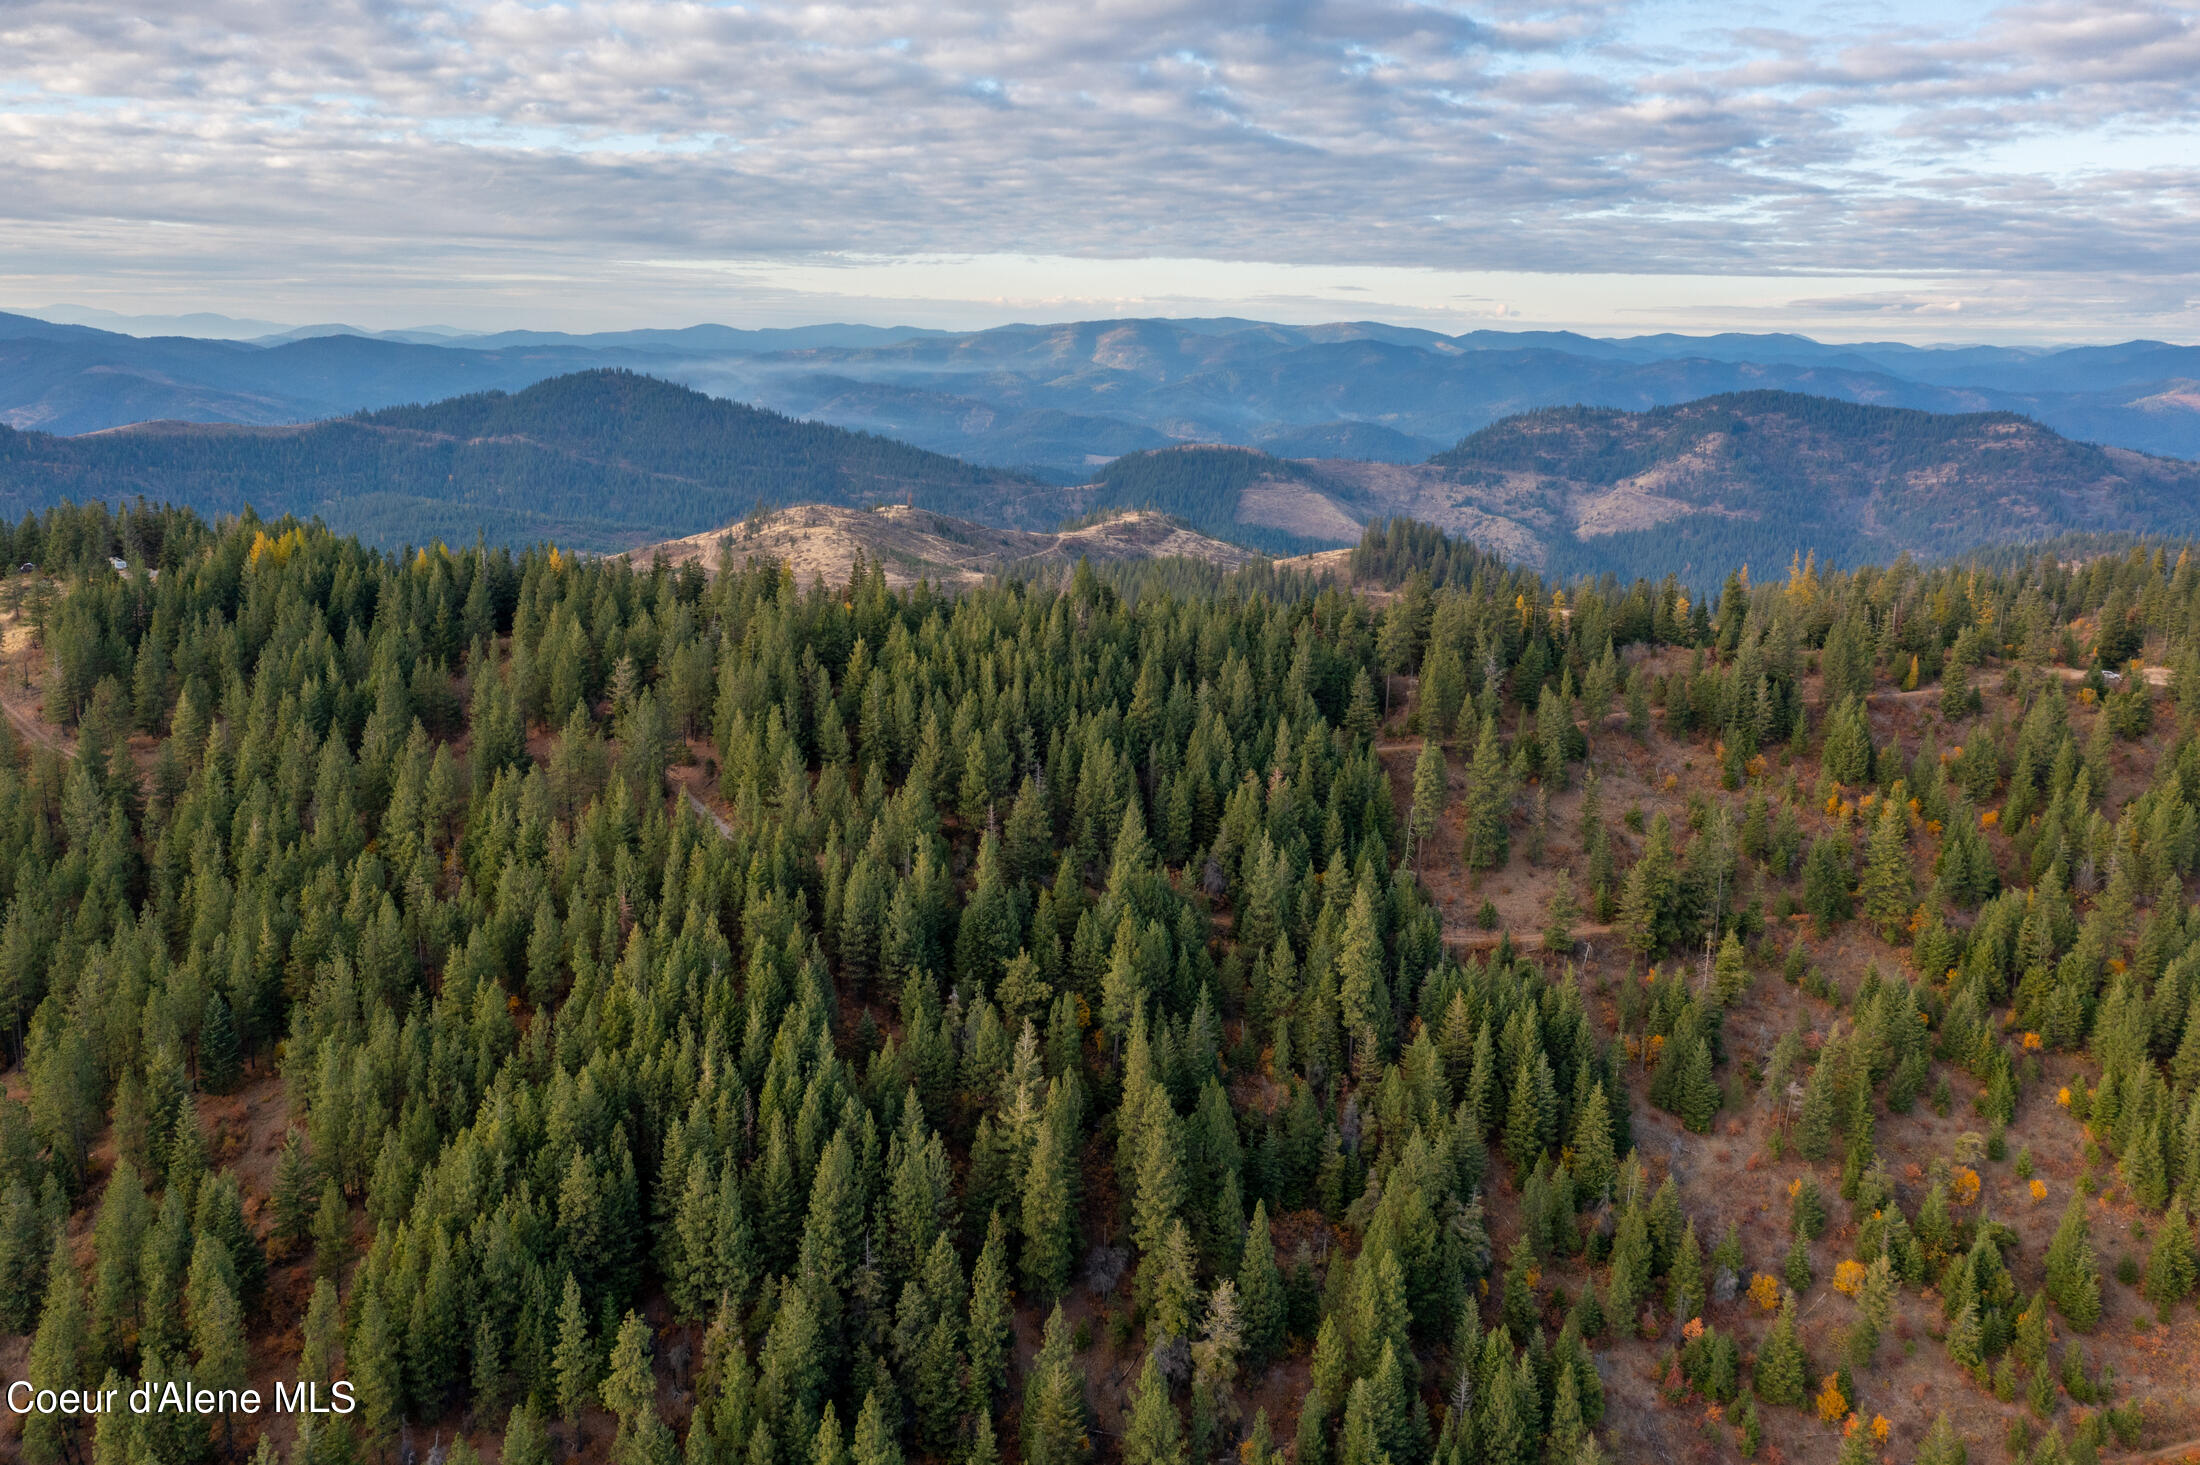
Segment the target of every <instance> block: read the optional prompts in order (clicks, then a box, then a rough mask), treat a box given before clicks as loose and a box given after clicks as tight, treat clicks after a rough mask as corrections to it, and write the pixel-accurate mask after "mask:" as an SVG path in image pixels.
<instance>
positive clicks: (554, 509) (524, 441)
mask: <svg viewBox="0 0 2200 1465" xmlns="http://www.w3.org/2000/svg"><path fill="white" fill-rule="evenodd" d="M1035 488H1036V486H1035V485H1033V484H1031V483H1030V482H1029V481H1028V480H1026V479H1022V478H1020V477H1018V476H1017V475H1014V474H1010V473H1004V472H1001V471H999V470H995V469H988V468H975V467H972V466H970V465H969V464H966V463H961V462H957V461H956V460H954V459H952V458H943V457H941V456H939V455H937V454H934V453H927V452H924V451H922V450H921V449H917V448H912V447H909V446H907V445H906V444H903V443H897V442H893V441H891V440H889V439H886V438H879V437H872V436H870V435H868V434H863V433H851V432H845V431H842V430H841V429H839V428H834V427H825V426H821V425H819V424H816V423H807V422H797V421H794V420H793V419H791V418H786V417H782V416H779V415H778V414H777V413H773V412H765V411H761V410H759V409H757V408H753V407H745V406H742V405H741V404H739V403H736V402H726V401H720V400H718V399H716V398H712V397H705V396H703V395H702V394H700V393H698V392H693V391H689V390H688V389H687V388H685V387H677V386H673V385H671V384H670V383H667V382H662V381H657V380H654V379H652V378H649V377H643V376H636V375H633V374H631V373H628V372H623V371H590V372H581V373H576V374H574V375H570V376H562V377H556V378H553V379H551V380H549V381H545V382H541V383H539V384H537V385H535V386H532V387H529V388H527V389H526V390H524V391H521V392H518V393H514V394H510V395H507V394H505V393H503V392H484V393H479V394H477V395H474V396H467V397H456V398H452V399H450V400H448V401H444V402H437V403H434V404H431V405H428V406H421V407H395V408H389V409H386V410H384V411H381V412H373V413H365V414H361V415H359V416H356V417H348V418H342V419H337V420H332V421H327V422H319V423H314V424H311V425H309V426H304V427H260V428H252V427H232V426H217V425H205V424H187V423H177V422H158V423H147V424H143V425H141V426H137V427H130V428H118V429H115V430H113V431H110V432H103V433H94V434H90V435H87V436H83V437H74V438H59V437H51V436H47V435H44V434H40V433H16V432H8V431H6V430H4V429H0V504H4V505H6V506H7V508H8V511H9V512H10V514H11V515H12V514H20V513H21V512H23V511H24V510H26V509H35V508H41V507H44V506H46V505H48V504H51V503H55V502H58V501H60V500H63V499H67V498H72V497H73V498H76V499H85V498H100V499H107V500H109V501H114V500H120V499H124V498H129V497H134V496H140V495H142V496H145V497H149V498H157V499H162V500H168V501H180V502H183V503H188V504H190V505H192V506H193V507H194V508H197V509H198V510H200V511H201V512H205V513H235V512H238V511H240V510H242V509H244V508H245V507H247V506H248V505H249V506H250V507H252V508H254V509H256V510H258V511H259V512H261V513H263V514H267V515H279V514H285V513H292V514H298V515H300V516H318V517H320V518H321V519H322V520H324V521H325V522H327V523H328V524H329V525H331V526H332V527H334V528H336V529H338V530H340V531H342V532H346V533H354V534H358V535H360V536H362V537H363V538H366V539H368V540H369V541H371V542H374V543H378V544H382V545H387V546H395V545H398V544H405V543H427V542H429V541H431V540H433V539H437V538H441V539H445V540H448V541H451V542H454V543H455V542H465V541H470V540H472V539H473V538H474V537H475V536H476V535H477V534H480V535H484V536H486V537H487V538H488V539H489V540H490V541H492V542H494V543H500V544H523V543H531V542H539V541H544V540H555V541H557V542H559V543H561V544H564V545H566V546H568V547H570V548H579V549H594V550H620V549H626V548H630V547H632V546H634V545H636V544H641V543H647V542H650V541H653V540H658V539H662V538H664V537H666V535H667V534H685V533H694V532H698V531H701V530H703V529H706V528H708V527H710V526H712V525H715V524H723V523H725V522H727V521H728V520H730V519H733V518H735V517H737V516H739V515H740V514H743V513H746V512H748V511H749V510H750V509H751V508H752V507H754V506H755V505H756V504H758V503H760V502H761V503H767V504H782V503H789V502H800V501H820V502H826V503H838V504H848V505H864V504H871V503H877V502H880V501H882V500H887V499H903V498H913V499H914V500H915V501H916V502H917V503H919V504H925V505H927V506H930V507H935V508H954V507H957V506H959V505H962V504H963V503H965V502H966V501H968V500H970V499H971V498H972V497H973V496H981V497H989V498H1001V499H1014V498H1015V497H1017V496H1019V495H1021V494H1024V493H1028V492H1032V491H1034V490H1035Z"/></svg>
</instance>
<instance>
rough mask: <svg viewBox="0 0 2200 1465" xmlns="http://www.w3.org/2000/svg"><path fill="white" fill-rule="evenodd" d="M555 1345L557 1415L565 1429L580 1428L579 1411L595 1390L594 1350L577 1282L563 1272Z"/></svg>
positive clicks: (553, 1356) (553, 1368) (553, 1357)
mask: <svg viewBox="0 0 2200 1465" xmlns="http://www.w3.org/2000/svg"><path fill="white" fill-rule="evenodd" d="M557 1327H558V1333H557V1344H556V1351H555V1352H554V1353H553V1355H552V1361H551V1368H552V1370H553V1372H554V1373H555V1375H556V1379H557V1401H558V1418H559V1419H561V1420H563V1421H564V1422H565V1427H566V1428H567V1429H568V1430H575V1429H578V1428H579V1427H580V1421H581V1411H582V1410H583V1409H585V1408H587V1407H588V1401H589V1400H590V1399H592V1398H594V1397H595V1393H596V1349H595V1345H594V1344H593V1343H591V1342H590V1341H589V1338H588V1313H587V1311H586V1310H585V1309H584V1308H583V1306H582V1304H581V1289H580V1284H579V1283H578V1282H576V1281H575V1280H574V1279H573V1276H572V1274H571V1273H567V1274H566V1278H565V1292H564V1295H563V1297H562V1298H561V1300H560V1301H559V1303H558V1318H557Z"/></svg>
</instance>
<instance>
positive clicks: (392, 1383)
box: [344, 1292, 405, 1447]
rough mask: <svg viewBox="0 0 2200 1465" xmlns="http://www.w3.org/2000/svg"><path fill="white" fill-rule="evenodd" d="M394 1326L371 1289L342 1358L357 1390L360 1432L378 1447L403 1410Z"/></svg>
mask: <svg viewBox="0 0 2200 1465" xmlns="http://www.w3.org/2000/svg"><path fill="white" fill-rule="evenodd" d="M399 1347H400V1340H399V1337H398V1334H397V1330H396V1329H395V1328H394V1327H392V1326H391V1324H390V1318H389V1313H388V1310H387V1309H386V1308H385V1307H384V1306H383V1303H382V1298H381V1295H380V1294H379V1293H378V1292H376V1293H370V1294H369V1295H368V1297H367V1301H366V1305H365V1306H364V1307H363V1308H361V1309H360V1313H359V1323H358V1326H357V1327H355V1328H353V1329H352V1334H351V1342H350V1344H349V1346H347V1347H346V1348H345V1349H344V1362H345V1366H346V1368H347V1369H348V1370H349V1372H350V1374H351V1380H352V1387H353V1388H354V1389H355V1390H356V1391H357V1398H358V1413H357V1414H356V1415H355V1416H354V1418H355V1419H356V1420H357V1422H358V1425H359V1430H360V1433H362V1434H363V1435H365V1437H366V1439H367V1441H368V1443H369V1444H371V1445H375V1446H377V1447H379V1445H380V1443H381V1442H382V1441H384V1440H386V1439H388V1438H389V1436H390V1434H391V1433H392V1432H393V1431H394V1430H395V1429H396V1428H397V1422H398V1419H399V1418H400V1416H401V1415H402V1414H403V1413H404V1406H405V1388H404V1359H403V1356H402V1355H401V1354H400V1352H399Z"/></svg>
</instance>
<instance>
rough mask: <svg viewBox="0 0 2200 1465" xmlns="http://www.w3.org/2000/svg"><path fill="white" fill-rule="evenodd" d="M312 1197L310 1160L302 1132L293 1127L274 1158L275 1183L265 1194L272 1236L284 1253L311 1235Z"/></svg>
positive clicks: (294, 1248) (299, 1244)
mask: <svg viewBox="0 0 2200 1465" xmlns="http://www.w3.org/2000/svg"><path fill="white" fill-rule="evenodd" d="M314 1199H315V1188H314V1174H313V1161H312V1158H311V1157H310V1156H308V1155H307V1153H306V1143H305V1136H304V1135H303V1134H301V1133H300V1132H299V1131H297V1130H295V1129H293V1130H292V1131H290V1133H289V1134H288V1135H286V1136H285V1137H284V1139H283V1153H282V1158H281V1159H279V1160H277V1161H276V1162H275V1187H274V1190H273V1192H272V1193H271V1194H270V1195H269V1197H268V1204H269V1208H270V1209H271V1210H272V1211H273V1212H274V1216H275V1229H274V1240H275V1243H276V1246H277V1247H278V1248H279V1249H280V1250H281V1252H282V1253H283V1254H284V1255H288V1254H289V1253H291V1252H292V1251H295V1250H296V1249H297V1248H298V1247H300V1246H303V1245H304V1244H305V1242H306V1238H307V1237H308V1236H310V1235H312V1233H313V1205H314Z"/></svg>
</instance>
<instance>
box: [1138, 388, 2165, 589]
mask: <svg viewBox="0 0 2200 1465" xmlns="http://www.w3.org/2000/svg"><path fill="white" fill-rule="evenodd" d="M1217 456H1218V450H1215V449H1174V450H1168V451H1164V452H1160V453H1150V454H1142V455H1140V456H1139V457H1138V458H1137V459H1135V460H1128V461H1129V462H1131V463H1135V465H1136V472H1135V474H1132V473H1130V472H1128V471H1126V469H1125V465H1123V464H1118V465H1115V466H1114V467H1113V468H1111V472H1112V473H1115V474H1117V475H1118V476H1119V477H1122V478H1125V479H1131V478H1135V480H1136V483H1137V486H1138V489H1139V492H1142V493H1143V495H1144V501H1147V502H1151V503H1153V504H1155V505H1156V506H1159V507H1162V508H1165V509H1168V510H1169V511H1171V512H1175V513H1179V514H1182V515H1184V517H1186V518H1187V519H1188V520H1190V521H1191V522H1192V523H1194V524H1195V525H1198V526H1199V527H1201V528H1203V529H1205V530H1206V532H1209V533H1214V532H1216V529H1215V528H1214V526H1213V520H1214V519H1215V518H1216V517H1218V516H1220V515H1222V514H1224V513H1225V512H1227V513H1229V515H1230V517H1233V518H1235V519H1236V520H1237V521H1238V522H1239V524H1240V525H1241V526H1245V527H1248V528H1251V529H1255V530H1265V531H1267V532H1269V533H1272V534H1276V535H1284V536H1294V537H1297V538H1299V539H1302V540H1305V541H1318V542H1322V543H1329V544H1343V543H1348V542H1350V541H1352V540H1353V539H1355V538H1357V536H1358V534H1359V532H1360V528H1361V526H1362V525H1364V524H1365V523H1367V522H1369V521H1370V520H1372V519H1376V518H1381V517H1386V516H1411V517H1413V518H1417V519H1421V520H1424V521H1426V522H1428V523H1431V524H1435V525H1438V526H1440V527H1442V528H1444V529H1446V530H1449V531H1450V532H1452V533H1454V534H1459V535H1462V536H1465V537H1468V538H1471V539H1473V540H1475V541H1476V542H1477V543H1479V544H1481V545H1482V546H1484V547H1485V548H1488V549H1491V550H1495V551H1497V552H1499V553H1502V554H1505V555H1508V556H1511V557H1513V558H1516V559H1520V560H1523V561H1526V562H1529V563H1533V564H1536V565H1540V566H1543V567H1544V568H1546V569H1549V570H1553V571H1558V572H1561V573H1570V572H1574V571H1588V572H1599V571H1604V570H1612V571H1615V572H1618V573H1620V574H1622V575H1627V574H1638V573H1639V574H1651V575H1660V574H1664V573H1667V572H1677V573H1682V574H1683V575H1684V576H1685V575H1688V574H1691V573H1696V574H1701V573H1705V572H1706V570H1707V567H1709V566H1712V565H1714V564H1731V563H1738V562H1741V561H1745V560H1746V561H1751V562H1754V563H1757V564H1759V565H1764V564H1768V563H1772V562H1775V561H1777V562H1778V563H1780V564H1785V563H1786V561H1787V559H1788V557H1789V555H1790V554H1791V553H1792V552H1793V551H1795V550H1798V549H1815V550H1817V552H1818V553H1819V554H1820V556H1821V557H1825V558H1829V559H1832V560H1835V561H1839V562H1842V563H1855V562H1857V561H1859V560H1862V559H1867V558H1882V559H1891V558H1893V557H1894V556H1896V555H1899V554H1901V553H1904V552H1908V553H1911V554H1913V555H1916V556H1917V557H1919V558H1924V559H1938V558H1945V557H1947V556H1950V555H1954V554H1959V553H1962V552H1965V551H1967V550H1971V549H1976V548H1980V547H1984V546H1990V545H1998V544H2012V543H2022V542H2026V541H2033V540H2041V539H2047V538H2052V537H2054V536H2056V535H2059V534H2064V533H2068V532H2072V531H2112V532H2126V533H2133V534H2170V535H2188V534H2194V533H2200V465H2195V464H2192V463H2188V462H2184V461H2182V460H2179V459H2171V458H2157V457H2150V456H2148V455H2146V454H2142V453H2136V452H2132V451H2129V450H2127V449H2122V448H2108V447H2099V446H2095V445H2092V444H2087V443H2078V442H2073V441H2071V440H2070V439H2068V438H2065V437H2062V436H2060V435H2059V434H2057V433H2055V432H2053V431H2051V430H2049V429H2048V428H2045V427H2043V426H2041V425H2040V424H2038V423H2036V422H2033V421H2030V420H2028V419H2026V418H2023V417H2019V416H2017V415H2015V414H2012V413H2005V412H1983V413H1965V414H1936V413H1928V412H1918V411H1912V410H1907V409H1902V408H1891V407H1873V406H1861V405H1857V404H1854V403H1848V402H1840V401H1834V400H1831V399H1827V398H1823V397H1810V396H1803V395H1800V394H1796V393H1790V392H1744V393H1734V394H1729V395H1724V396H1717V397H1709V398H1705V399H1703V400H1700V401H1696V402H1690V403H1685V404H1682V405H1679V406H1674V407H1658V408H1652V409H1651V410H1649V411H1646V412H1623V411H1617V410H1613V409H1609V408H1586V407H1572V408H1547V409H1543V410H1540V411H1535V412H1529V413H1523V414H1520V415H1518V416H1515V417H1511V418H1507V419H1506V420H1505V421H1503V422H1500V423H1497V424H1494V425H1493V426H1490V427H1487V428H1484V429H1482V430H1481V431H1480V432H1477V433H1474V434H1472V435H1470V436H1469V437H1467V438H1466V439H1464V440H1463V441H1461V442H1460V443H1459V444H1458V445H1457V446H1456V447H1454V448H1452V449H1450V450H1449V451H1447V452H1444V453H1440V454H1437V455H1436V456H1435V457H1433V458H1431V459H1429V460H1428V461H1427V462H1426V463H1422V464H1417V465H1401V464H1386V463H1369V462H1352V461H1342V460H1302V461H1285V460H1281V459H1274V458H1266V457H1264V456H1263V455H1259V454H1254V453H1247V452H1232V453H1231V456H1232V457H1233V458H1234V459H1235V462H1234V463H1233V464H1232V471H1231V472H1230V473H1229V474H1228V475H1221V474H1219V473H1218V470H1217V463H1216V460H1217ZM1139 492H1133V493H1128V494H1122V495H1119V496H1118V498H1119V501H1123V502H1133V501H1139ZM1233 492H1234V498H1230V499H1229V501H1228V502H1227V503H1225V502H1224V501H1223V499H1224V498H1225V497H1227V496H1228V495H1229V494H1231V493H1233Z"/></svg>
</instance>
